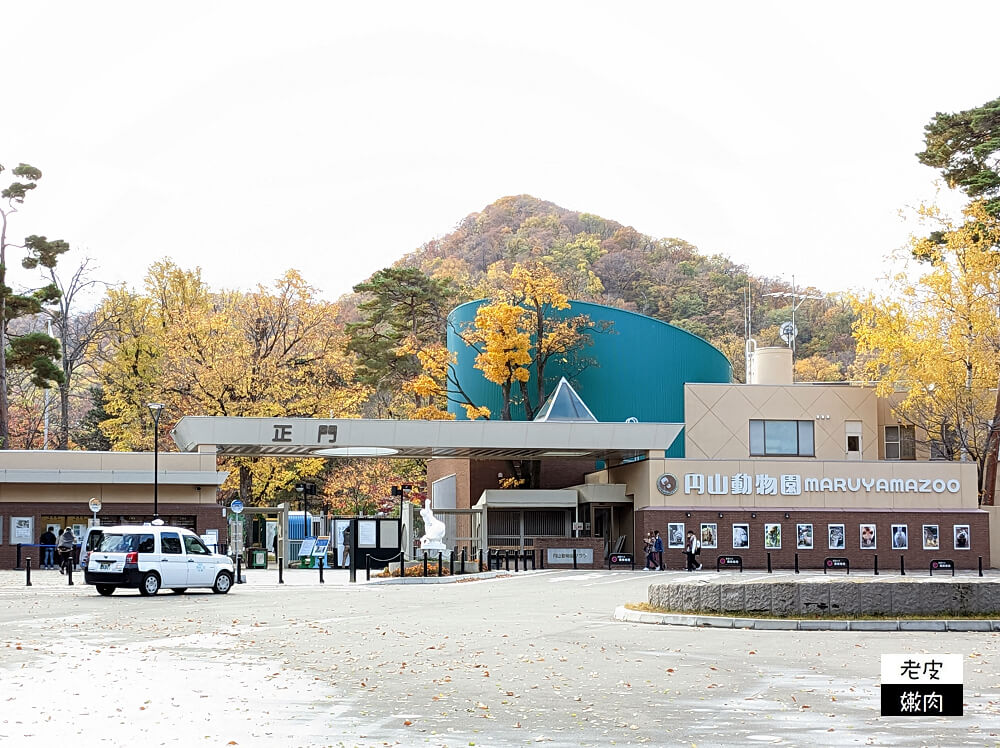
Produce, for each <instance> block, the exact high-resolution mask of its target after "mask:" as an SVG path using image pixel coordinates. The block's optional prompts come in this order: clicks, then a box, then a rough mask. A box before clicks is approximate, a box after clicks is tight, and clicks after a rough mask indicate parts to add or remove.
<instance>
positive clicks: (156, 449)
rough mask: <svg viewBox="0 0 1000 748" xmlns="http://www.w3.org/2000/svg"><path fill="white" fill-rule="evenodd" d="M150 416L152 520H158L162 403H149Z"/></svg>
mask: <svg viewBox="0 0 1000 748" xmlns="http://www.w3.org/2000/svg"><path fill="white" fill-rule="evenodd" d="M147 407H148V408H149V413H150V415H152V416H153V520H154V521H155V520H158V519H159V518H160V496H159V493H160V476H159V472H160V413H162V412H163V403H149V404H148V406H147Z"/></svg>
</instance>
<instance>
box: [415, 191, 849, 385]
mask: <svg viewBox="0 0 1000 748" xmlns="http://www.w3.org/2000/svg"><path fill="white" fill-rule="evenodd" d="M535 259H541V260H542V261H544V262H545V264H546V265H548V266H549V267H550V268H552V269H553V270H554V271H555V272H556V273H557V274H558V275H559V276H560V277H561V278H562V279H563V280H564V281H565V283H566V289H567V291H568V292H569V295H570V296H571V297H572V298H576V299H580V300H584V301H595V302H598V303H601V304H608V305H611V306H616V307H621V308H623V309H629V310H632V311H636V312H639V313H641V314H646V315H649V316H651V317H656V318H657V319H661V320H664V321H666V322H670V323H672V324H674V325H677V326H678V327H682V328H684V329H686V330H690V331H691V332H693V333H696V334H697V335H700V336H702V337H704V338H706V339H707V340H709V341H710V342H712V343H713V344H715V345H716V346H718V347H719V348H720V349H721V350H723V352H725V353H726V354H727V355H728V356H729V357H730V359H731V360H732V362H733V368H734V374H735V375H736V376H737V377H742V374H743V336H744V321H743V319H744V311H743V310H744V308H745V306H746V299H745V294H746V292H747V289H748V288H749V292H750V296H751V299H750V300H751V309H752V313H753V320H752V322H753V336H754V337H755V338H756V339H757V341H758V343H759V344H760V345H781V344H782V342H781V340H780V338H779V336H778V328H779V326H780V325H781V323H782V322H785V321H787V320H789V319H790V317H791V299H789V298H776V297H768V296H765V295H764V294H767V293H774V292H782V291H785V292H787V291H791V288H790V287H789V285H788V284H787V283H786V282H784V281H782V280H778V279H770V278H765V277H761V276H756V275H754V274H753V273H752V272H751V271H750V269H748V268H747V267H745V266H742V265H737V264H735V263H733V262H732V261H731V260H729V259H728V258H727V257H724V256H721V255H712V256H708V255H703V254H701V253H700V252H699V251H698V249H697V248H696V247H694V246H693V245H691V244H689V243H688V242H686V241H684V240H683V239H677V238H655V237H651V236H647V235H645V234H641V233H640V232H638V231H636V230H635V229H634V228H632V227H630V226H623V225H622V224H620V223H618V222H616V221H613V220H609V219H606V218H601V217H600V216H596V215H593V214H591V213H581V212H579V211H573V210H567V209H566V208H562V207H560V206H558V205H555V204H554V203H551V202H547V201H545V200H539V199H538V198H535V197H532V196H530V195H516V196H512V197H503V198H501V199H499V200H497V201H496V202H494V203H492V204H490V205H488V206H486V207H485V208H484V209H483V210H482V211H480V212H478V213H472V214H470V215H468V216H466V217H465V218H464V219H463V220H462V221H461V222H460V223H459V224H458V226H457V227H456V229H455V230H454V231H452V232H451V233H450V234H448V235H446V236H443V237H441V238H440V239H435V240H433V241H430V242H428V243H427V244H425V245H423V246H422V247H420V248H419V249H417V250H416V251H415V252H413V253H411V254H409V255H407V256H406V257H405V258H403V260H402V261H401V262H400V264H402V265H407V266H415V267H419V268H420V269H422V270H423V271H424V272H426V273H427V274H429V275H431V276H433V277H438V278H443V277H450V278H452V279H454V281H455V282H456V284H457V286H458V287H459V288H460V289H461V295H462V296H463V297H465V298H475V297H478V296H484V295H488V294H489V291H490V287H491V283H490V268H491V267H494V266H497V263H500V265H499V266H498V267H503V268H506V269H509V268H510V267H511V266H512V265H513V264H514V263H516V262H520V261H525V260H535ZM798 292H799V293H808V294H810V295H823V292H822V290H821V289H816V288H809V289H801V288H800V289H798ZM852 319H853V317H852V314H851V311H850V308H849V307H848V306H847V304H846V303H844V302H843V301H842V300H841V299H840V298H837V297H836V296H825V298H824V299H822V300H807V301H804V302H803V303H802V304H801V306H800V307H799V309H798V310H797V312H796V319H795V321H796V325H797V327H798V329H799V338H798V346H797V353H796V358H797V359H798V361H799V363H798V365H797V366H798V369H799V371H798V378H799V379H801V380H819V379H840V378H842V377H843V373H844V372H845V371H846V367H847V364H849V363H850V362H851V361H853V359H854V341H853V338H852V337H851V322H852ZM817 357H818V358H817Z"/></svg>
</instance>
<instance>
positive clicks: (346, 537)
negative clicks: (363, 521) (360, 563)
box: [340, 525, 351, 567]
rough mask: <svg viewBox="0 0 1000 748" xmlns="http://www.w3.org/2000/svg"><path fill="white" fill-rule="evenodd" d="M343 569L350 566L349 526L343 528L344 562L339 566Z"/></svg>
mask: <svg viewBox="0 0 1000 748" xmlns="http://www.w3.org/2000/svg"><path fill="white" fill-rule="evenodd" d="M340 565H341V566H343V567H347V566H350V565H351V526H350V525H348V526H347V527H345V528H344V560H343V562H341V564H340Z"/></svg>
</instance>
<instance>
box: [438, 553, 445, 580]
mask: <svg viewBox="0 0 1000 748" xmlns="http://www.w3.org/2000/svg"><path fill="white" fill-rule="evenodd" d="M443 555H444V554H443V553H442V552H441V551H438V576H441V570H442V567H443V566H444V558H443Z"/></svg>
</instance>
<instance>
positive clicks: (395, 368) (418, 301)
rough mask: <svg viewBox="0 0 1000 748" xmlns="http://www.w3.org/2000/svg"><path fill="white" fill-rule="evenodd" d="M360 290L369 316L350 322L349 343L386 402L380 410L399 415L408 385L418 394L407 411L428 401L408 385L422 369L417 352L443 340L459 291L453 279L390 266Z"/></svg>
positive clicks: (362, 375)
mask: <svg viewBox="0 0 1000 748" xmlns="http://www.w3.org/2000/svg"><path fill="white" fill-rule="evenodd" d="M354 292H355V293H358V294H363V295H364V297H365V299H364V301H362V302H361V303H359V304H358V306H357V309H358V312H359V313H360V314H361V315H362V317H363V319H362V321H361V322H355V323H351V324H348V325H347V330H346V331H347V335H348V337H349V341H348V344H347V349H348V350H349V351H350V352H352V353H354V354H356V355H357V366H356V376H357V378H358V379H359V381H361V382H362V383H363V384H365V385H366V386H368V387H370V388H371V390H372V392H373V393H374V396H375V397H376V398H377V401H378V403H379V404H380V405H381V406H383V407H379V408H378V410H377V412H376V415H379V416H383V415H385V416H389V417H393V416H395V415H397V414H398V410H399V409H400V408H399V405H397V400H398V395H399V394H400V392H402V391H405V390H408V391H409V392H410V393H411V394H412V396H413V399H412V402H411V403H410V404H409V408H405V407H404V408H402V410H403V412H404V413H405V412H406V411H407V410H410V409H421V408H424V407H426V406H427V405H428V404H429V403H428V402H427V401H426V399H425V397H424V396H423V395H422V394H421V393H420V392H419V391H418V390H414V389H413V388H412V387H409V388H408V387H407V386H406V385H407V384H408V383H410V382H412V380H413V379H414V377H416V376H417V375H418V374H419V372H420V371H421V368H422V367H421V362H420V361H419V359H418V357H417V352H418V351H422V350H425V349H427V348H429V347H431V346H433V345H435V344H440V343H442V342H443V339H444V332H445V320H446V318H447V316H448V312H449V311H450V310H451V306H452V302H453V300H454V298H455V295H456V292H455V289H454V288H453V286H452V283H451V280H450V279H449V278H431V277H429V276H427V275H426V274H424V273H423V272H422V271H420V270H418V269H416V268H412V267H395V268H386V269H384V270H379V271H378V272H377V273H375V274H374V275H373V276H372V277H371V279H370V280H368V281H366V282H365V283H359V284H358V285H356V286H355V287H354Z"/></svg>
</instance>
